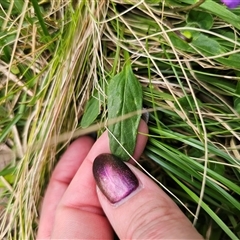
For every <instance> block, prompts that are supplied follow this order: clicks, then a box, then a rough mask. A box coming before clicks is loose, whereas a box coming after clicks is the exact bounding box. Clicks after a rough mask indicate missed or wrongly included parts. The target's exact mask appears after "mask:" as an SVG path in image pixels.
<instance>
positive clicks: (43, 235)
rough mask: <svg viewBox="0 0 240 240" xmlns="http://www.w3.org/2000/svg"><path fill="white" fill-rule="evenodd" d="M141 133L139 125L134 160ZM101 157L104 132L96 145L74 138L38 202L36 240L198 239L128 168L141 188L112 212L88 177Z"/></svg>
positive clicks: (145, 130)
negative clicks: (39, 210) (39, 202)
mask: <svg viewBox="0 0 240 240" xmlns="http://www.w3.org/2000/svg"><path fill="white" fill-rule="evenodd" d="M141 133H145V134H141ZM146 133H148V128H147V125H146V123H145V122H144V121H141V123H140V125H139V134H138V137H137V142H136V149H135V152H134V155H133V157H134V158H135V159H138V158H139V157H140V155H141V154H142V152H143V150H144V147H145V145H146V142H147V136H146ZM101 153H110V149H109V140H108V136H107V132H105V133H104V134H103V135H102V136H101V137H100V138H99V139H98V140H97V141H96V142H94V140H93V139H92V138H90V137H88V136H84V137H80V138H79V139H77V140H75V141H74V142H73V143H72V144H71V145H70V147H69V148H68V149H67V151H66V152H65V153H64V154H63V156H62V157H61V159H60V161H59V163H58V164H57V166H56V168H55V170H54V171H53V174H52V177H51V179H50V182H49V185H48V188H47V191H46V193H45V196H44V200H43V204H42V209H41V214H40V222H39V230H38V234H37V239H113V233H114V231H115V232H116V233H117V235H118V237H119V238H120V239H203V238H202V236H201V235H200V234H199V233H198V232H197V231H196V230H195V228H194V227H193V226H192V224H191V222H189V220H188V219H187V218H186V217H185V215H184V214H183V213H182V212H181V211H180V209H179V208H178V207H177V205H176V204H175V203H174V202H173V201H172V200H171V199H170V198H169V197H168V196H167V195H166V194H165V193H164V192H163V191H162V190H161V189H160V188H159V186H157V185H156V184H155V183H154V182H153V181H152V180H151V179H149V178H148V177H147V176H146V175H145V174H143V173H142V172H141V171H139V170H138V169H136V168H135V167H134V166H133V165H131V164H129V163H128V165H129V167H130V168H131V170H132V172H133V173H134V174H135V175H136V176H137V178H138V179H139V180H140V182H141V185H142V187H141V189H140V190H138V191H137V192H136V193H135V194H133V195H132V196H131V197H129V198H128V199H127V200H126V201H123V202H122V203H119V204H118V205H117V206H113V205H112V204H111V203H110V202H109V201H108V200H107V199H106V197H105V196H104V195H103V194H102V193H101V192H100V191H99V190H97V188H96V183H95V180H94V177H93V174H92V163H93V161H94V159H95V158H96V157H97V156H98V155H99V154H101ZM113 229H114V230H113Z"/></svg>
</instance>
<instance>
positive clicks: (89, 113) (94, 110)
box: [80, 96, 101, 128]
mask: <svg viewBox="0 0 240 240" xmlns="http://www.w3.org/2000/svg"><path fill="white" fill-rule="evenodd" d="M100 107H101V100H100V99H98V98H97V97H96V96H92V97H91V98H90V100H89V101H88V102H87V104H86V107H85V111H84V114H83V117H82V120H81V123H80V125H81V127H82V128H87V127H89V126H90V125H91V124H92V123H93V122H94V121H95V120H96V118H97V116H98V115H99V113H100Z"/></svg>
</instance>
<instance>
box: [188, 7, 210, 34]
mask: <svg viewBox="0 0 240 240" xmlns="http://www.w3.org/2000/svg"><path fill="white" fill-rule="evenodd" d="M187 23H196V24H197V25H198V26H199V27H200V28H203V29H207V30H209V29H211V28H212V25H213V17H212V15H211V14H210V13H207V12H202V11H195V10H191V11H190V12H189V14H188V17H187Z"/></svg>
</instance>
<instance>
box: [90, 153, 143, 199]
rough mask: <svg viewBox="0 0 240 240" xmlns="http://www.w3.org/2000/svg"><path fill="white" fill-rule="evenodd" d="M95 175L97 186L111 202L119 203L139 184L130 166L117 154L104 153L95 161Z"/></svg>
mask: <svg viewBox="0 0 240 240" xmlns="http://www.w3.org/2000/svg"><path fill="white" fill-rule="evenodd" d="M93 175H94V178H95V180H96V183H97V186H98V187H99V189H100V190H101V192H102V193H103V194H104V195H105V196H106V197H107V199H108V200H109V201H110V202H111V203H117V202H119V201H121V200H123V199H124V198H125V197H127V196H128V195H129V194H131V193H132V192H133V191H134V190H136V189H137V188H138V186H139V182H138V179H137V178H136V176H135V175H134V174H133V173H132V171H131V170H130V168H129V167H128V166H127V165H126V164H125V163H124V162H123V161H121V160H119V159H118V158H117V157H116V156H114V155H112V154H109V153H103V154H100V155H99V156H97V157H96V158H95V160H94V162H93Z"/></svg>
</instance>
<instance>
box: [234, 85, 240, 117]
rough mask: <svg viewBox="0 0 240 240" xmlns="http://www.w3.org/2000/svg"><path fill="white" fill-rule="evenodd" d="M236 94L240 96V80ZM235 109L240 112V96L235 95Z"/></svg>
mask: <svg viewBox="0 0 240 240" xmlns="http://www.w3.org/2000/svg"><path fill="white" fill-rule="evenodd" d="M236 94H238V95H239V96H240V82H238V83H237V86H236ZM234 109H235V110H236V111H237V112H238V113H240V97H238V96H236V97H234Z"/></svg>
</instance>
